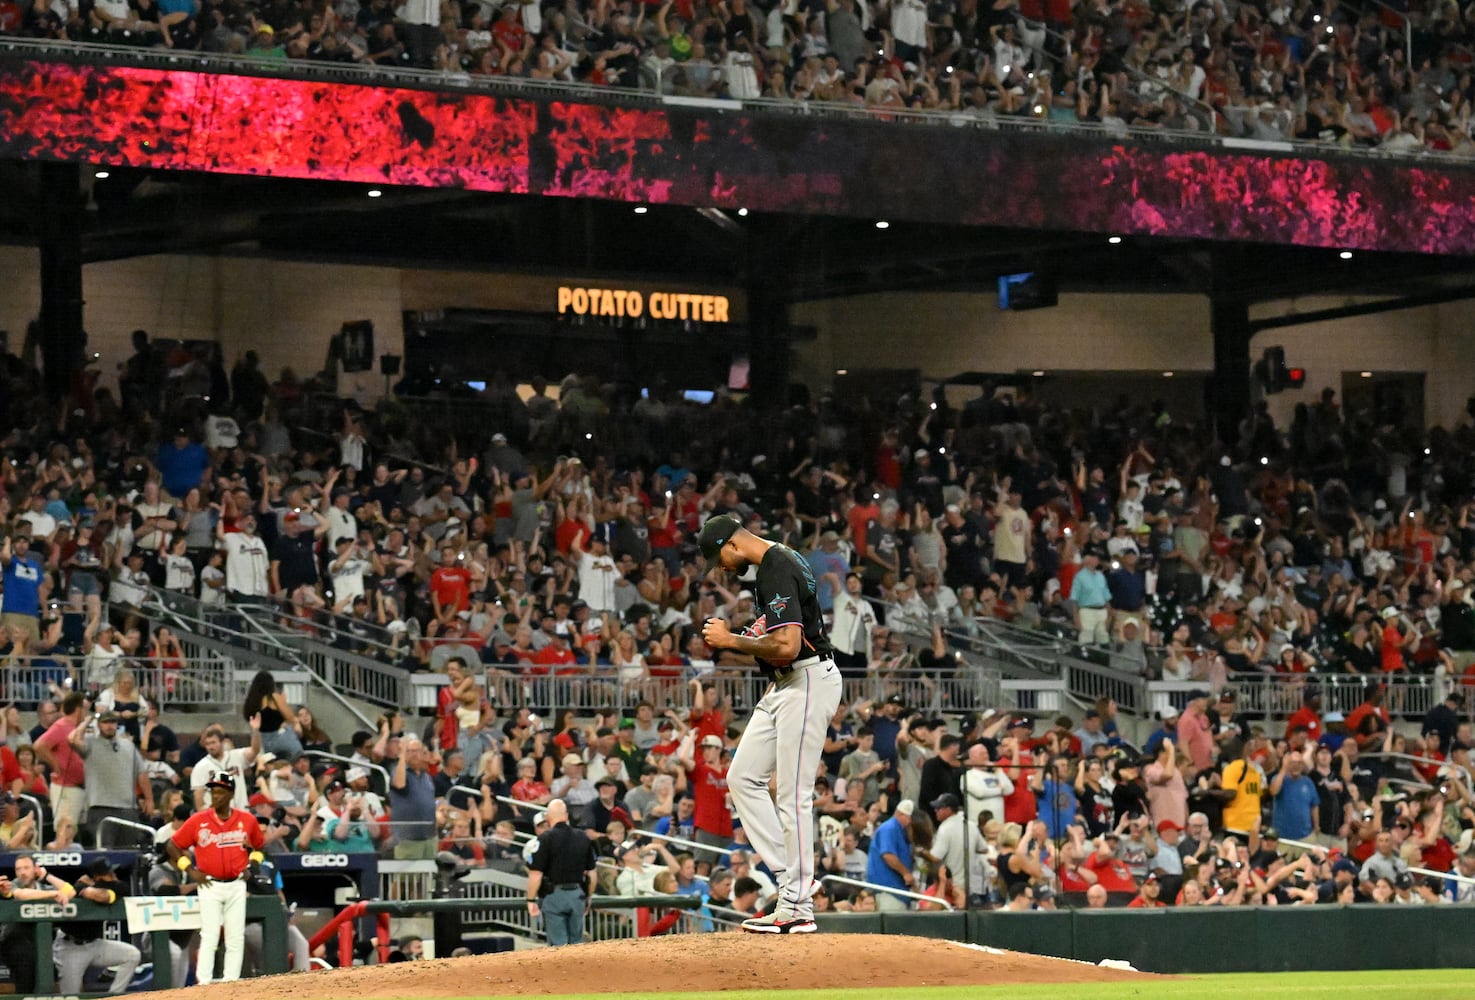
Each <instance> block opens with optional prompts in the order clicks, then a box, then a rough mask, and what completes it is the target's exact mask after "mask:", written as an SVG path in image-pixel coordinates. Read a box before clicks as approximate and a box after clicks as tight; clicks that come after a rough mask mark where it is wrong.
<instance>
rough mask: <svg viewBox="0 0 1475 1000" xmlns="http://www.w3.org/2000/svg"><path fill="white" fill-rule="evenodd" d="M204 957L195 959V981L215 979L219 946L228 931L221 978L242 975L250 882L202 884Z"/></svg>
mask: <svg viewBox="0 0 1475 1000" xmlns="http://www.w3.org/2000/svg"><path fill="white" fill-rule="evenodd" d="M199 895H200V957H199V960H198V961H196V963H195V981H196V982H197V983H199V984H200V985H204V984H205V983H209V982H214V981H215V949H216V948H217V947H218V946H219V944H220V932H221V931H222V930H224V931H225V965H224V967H223V968H222V969H221V972H220V980H219V981H220V982H223V983H228V982H232V981H234V980H237V979H240V978H241V959H242V958H243V957H244V956H245V954H246V882H245V880H244V879H236V880H235V881H234V882H211V883H210V884H209V885H202V886H200V890H199Z"/></svg>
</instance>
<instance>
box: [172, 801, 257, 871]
mask: <svg viewBox="0 0 1475 1000" xmlns="http://www.w3.org/2000/svg"><path fill="white" fill-rule="evenodd" d="M172 839H173V841H174V846H175V847H177V848H179V849H180V850H181V851H188V850H189V849H190V848H192V847H193V848H194V850H195V867H196V868H198V869H200V871H202V872H204V873H205V874H206V875H209V876H210V877H211V878H213V879H221V880H223V881H226V882H229V881H230V880H232V879H236V878H240V877H241V874H242V873H243V872H244V871H245V870H246V866H247V865H248V864H249V863H250V854H251V852H252V851H253V850H255V851H259V850H261V848H262V846H263V844H264V840H263V838H262V836H261V825H260V824H259V823H257V822H256V817H255V816H253V815H251V814H250V813H248V812H246V811H245V810H244V809H232V810H231V811H230V815H229V816H227V817H226V818H225V819H224V820H222V819H221V818H220V816H219V815H217V814H216V812H215V810H214V809H205V810H202V811H200V812H197V813H195V814H194V815H193V816H191V817H190V818H189V819H187V820H185V821H184V825H183V826H181V827H180V828H179V829H178V830H177V831H176V832H175V834H174V837H173V838H172Z"/></svg>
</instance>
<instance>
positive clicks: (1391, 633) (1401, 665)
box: [1380, 607, 1416, 674]
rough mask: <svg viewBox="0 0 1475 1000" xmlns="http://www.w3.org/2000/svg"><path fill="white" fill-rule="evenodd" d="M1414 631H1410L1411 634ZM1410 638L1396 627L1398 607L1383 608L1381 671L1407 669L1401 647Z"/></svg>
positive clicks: (1407, 643)
mask: <svg viewBox="0 0 1475 1000" xmlns="http://www.w3.org/2000/svg"><path fill="white" fill-rule="evenodd" d="M1413 635H1414V633H1410V636H1413ZM1411 641H1416V640H1411V639H1409V638H1405V637H1404V635H1403V630H1402V629H1401V628H1399V627H1398V609H1397V608H1392V607H1389V608H1384V609H1383V642H1382V649H1381V650H1380V652H1381V656H1382V666H1383V673H1385V674H1396V673H1398V672H1399V671H1401V670H1407V669H1408V664H1407V662H1405V660H1404V658H1403V647H1405V646H1407V645H1409V644H1410V642H1411Z"/></svg>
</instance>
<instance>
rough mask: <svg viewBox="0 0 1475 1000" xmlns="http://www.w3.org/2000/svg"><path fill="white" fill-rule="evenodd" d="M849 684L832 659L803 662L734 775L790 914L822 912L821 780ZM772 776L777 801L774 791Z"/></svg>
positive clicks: (743, 750) (747, 827) (752, 733)
mask: <svg viewBox="0 0 1475 1000" xmlns="http://www.w3.org/2000/svg"><path fill="white" fill-rule="evenodd" d="M801 662H803V661H801ZM842 686H843V685H842V683H841V681H840V671H839V670H838V669H836V667H835V664H834V663H832V662H830V661H829V660H824V661H812V662H811V663H810V665H809V666H805V667H795V669H794V671H793V673H791V674H789V675H788V676H787V677H785V678H783V679H782V680H780V681H776V682H775V683H774V684H773V685H772V686H771V687H769V689H768V693H767V694H765V695H764V696H763V699H762V700H761V701H759V702H758V705H757V707H756V708H755V709H754V710H753V717H752V718H751V719H750V720H749V721H748V728H747V729H746V730H744V731H743V738H742V741H741V742H740V743H739V744H738V748H737V752H736V753H735V754H733V757H732V767H731V768H729V770H728V772H727V786H728V791H729V792H730V794H731V795H732V805H733V811H734V812H736V813H737V816H738V818H739V819H740V820H742V824H743V830H744V831H746V833H747V835H748V842H749V843H750V844H752V845H753V849H754V850H756V851H757V852H758V853H759V854H760V855H761V856H762V858H763V860H764V861H765V862H767V864H768V867H769V868H770V869H772V870H773V873H774V875H775V876H776V877H777V879H778V889H779V909H780V911H782V912H783V913H785V914H793V915H795V916H800V917H808V916H811V915H812V914H813V913H814V902H813V895H814V893H813V888H812V885H811V883H812V882H813V880H814V872H815V867H816V863H817V859H816V858H815V847H814V779H815V776H816V775H817V774H818V773H819V758H820V753H821V751H823V750H824V745H825V728H826V727H827V726H828V725H829V722H830V719H831V718H832V717H833V716H834V714H835V710H836V709H837V708H839V707H840V695H841V689H842ZM770 778H775V779H776V783H777V786H778V791H777V798H776V799H775V798H774V797H772V796H770V795H769V793H768V783H769V779H770Z"/></svg>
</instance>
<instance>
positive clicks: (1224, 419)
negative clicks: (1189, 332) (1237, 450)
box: [1208, 292, 1252, 445]
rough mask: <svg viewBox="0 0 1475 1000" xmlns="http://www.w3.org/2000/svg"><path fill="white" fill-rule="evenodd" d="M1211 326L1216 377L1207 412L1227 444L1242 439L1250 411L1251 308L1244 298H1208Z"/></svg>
mask: <svg viewBox="0 0 1475 1000" xmlns="http://www.w3.org/2000/svg"><path fill="white" fill-rule="evenodd" d="M1209 327H1210V330H1211V331H1212V333H1213V335H1214V374H1213V376H1212V377H1211V378H1210V379H1209V385H1208V395H1209V399H1208V404H1209V405H1208V411H1209V414H1210V415H1211V416H1212V418H1213V420H1214V430H1215V435H1216V436H1217V437H1218V439H1219V440H1220V441H1222V442H1223V443H1224V444H1226V445H1232V444H1234V443H1236V442H1237V441H1238V439H1239V424H1240V421H1241V420H1243V419H1244V418H1245V417H1246V416H1247V415H1248V414H1249V412H1250V338H1251V336H1252V331H1251V329H1250V305H1249V303H1248V302H1247V301H1245V300H1244V299H1243V298H1239V297H1235V296H1231V295H1228V294H1221V293H1218V292H1216V293H1214V294H1212V295H1210V297H1209Z"/></svg>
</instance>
